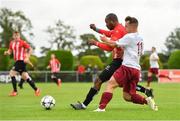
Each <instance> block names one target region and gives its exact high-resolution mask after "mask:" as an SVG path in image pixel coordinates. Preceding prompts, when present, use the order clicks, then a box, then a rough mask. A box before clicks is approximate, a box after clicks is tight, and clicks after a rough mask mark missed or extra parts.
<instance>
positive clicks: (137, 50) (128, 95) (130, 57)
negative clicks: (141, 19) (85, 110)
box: [94, 16, 158, 112]
mask: <svg viewBox="0 0 180 121" xmlns="http://www.w3.org/2000/svg"><path fill="white" fill-rule="evenodd" d="M125 21H126V30H127V32H128V34H126V35H125V36H124V37H123V38H121V39H120V40H118V41H116V42H115V41H112V40H109V39H107V38H106V37H101V40H102V41H104V42H105V43H106V44H107V45H109V46H111V47H122V48H124V55H123V62H122V66H121V67H119V68H118V69H117V70H116V71H115V73H114V74H113V76H112V77H111V79H110V80H109V81H108V83H107V87H106V90H105V91H104V93H103V94H102V97H101V101H100V103H99V108H98V109H96V110H94V111H97V112H103V111H105V108H106V106H107V104H108V103H109V102H110V100H111V99H112V96H113V90H114V89H115V88H117V87H123V98H124V99H125V100H126V101H128V102H133V103H136V104H142V105H144V104H148V105H149V106H150V107H151V109H153V110H158V109H157V106H156V105H155V102H154V100H153V99H152V98H151V97H147V98H145V97H143V96H141V95H139V94H137V93H136V85H137V83H138V82H139V76H140V70H141V67H140V65H139V60H140V56H141V55H142V53H143V38H142V37H141V36H140V35H139V33H138V31H137V27H138V20H137V19H136V18H134V17H130V16H128V17H126V19H125Z"/></svg>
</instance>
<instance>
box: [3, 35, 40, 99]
mask: <svg viewBox="0 0 180 121" xmlns="http://www.w3.org/2000/svg"><path fill="white" fill-rule="evenodd" d="M12 53H13V56H14V60H15V61H16V62H15V64H14V66H13V68H12V69H11V70H10V77H11V80H12V86H13V91H12V92H11V94H10V96H16V95H17V94H18V93H17V85H16V83H17V82H16V78H15V76H16V75H17V74H18V73H19V74H20V75H21V78H22V79H23V80H26V81H27V82H28V83H29V85H30V86H31V87H32V88H33V89H34V91H35V95H36V96H39V95H40V89H38V88H37V87H36V86H35V83H34V81H33V80H32V79H31V77H30V76H29V74H28V73H27V70H26V63H25V62H24V61H25V59H26V56H27V55H28V56H29V55H31V53H32V49H31V47H30V45H29V44H27V43H26V42H25V41H23V40H22V39H21V38H20V33H19V32H14V33H13V40H12V41H11V42H10V45H9V49H8V50H7V51H5V52H4V55H11V54H12Z"/></svg>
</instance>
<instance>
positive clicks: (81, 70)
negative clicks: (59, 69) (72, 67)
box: [77, 65, 85, 81]
mask: <svg viewBox="0 0 180 121" xmlns="http://www.w3.org/2000/svg"><path fill="white" fill-rule="evenodd" d="M84 72H85V67H84V66H83V65H78V68H77V73H78V80H79V81H82V80H83V74H84Z"/></svg>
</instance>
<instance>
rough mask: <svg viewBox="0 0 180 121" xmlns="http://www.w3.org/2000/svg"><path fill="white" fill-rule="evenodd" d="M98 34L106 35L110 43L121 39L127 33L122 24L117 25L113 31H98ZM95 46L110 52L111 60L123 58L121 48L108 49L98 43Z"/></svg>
mask: <svg viewBox="0 0 180 121" xmlns="http://www.w3.org/2000/svg"><path fill="white" fill-rule="evenodd" d="M98 33H100V34H104V35H106V36H107V37H109V38H110V39H111V40H112V41H117V40H119V39H120V38H122V37H123V36H124V35H125V34H126V33H127V32H126V29H125V27H124V26H123V25H122V24H118V25H117V26H116V27H115V28H114V30H111V31H106V30H102V29H99V30H98ZM96 46H98V47H99V48H101V49H103V50H106V51H112V54H113V59H116V58H122V56H123V50H122V49H121V48H112V47H110V46H108V45H106V44H103V43H100V42H97V43H96Z"/></svg>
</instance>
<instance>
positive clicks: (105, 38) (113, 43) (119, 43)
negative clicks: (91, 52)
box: [101, 36, 129, 48]
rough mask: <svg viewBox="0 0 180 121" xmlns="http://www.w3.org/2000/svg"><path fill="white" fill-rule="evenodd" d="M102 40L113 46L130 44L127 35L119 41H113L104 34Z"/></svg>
mask: <svg viewBox="0 0 180 121" xmlns="http://www.w3.org/2000/svg"><path fill="white" fill-rule="evenodd" d="M101 40H102V41H103V42H104V43H106V44H107V45H109V46H111V47H121V48H123V47H125V46H126V45H128V44H129V39H128V37H127V36H124V37H123V38H121V39H120V40H118V41H112V40H110V39H108V38H107V37H105V36H102V37H101Z"/></svg>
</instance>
